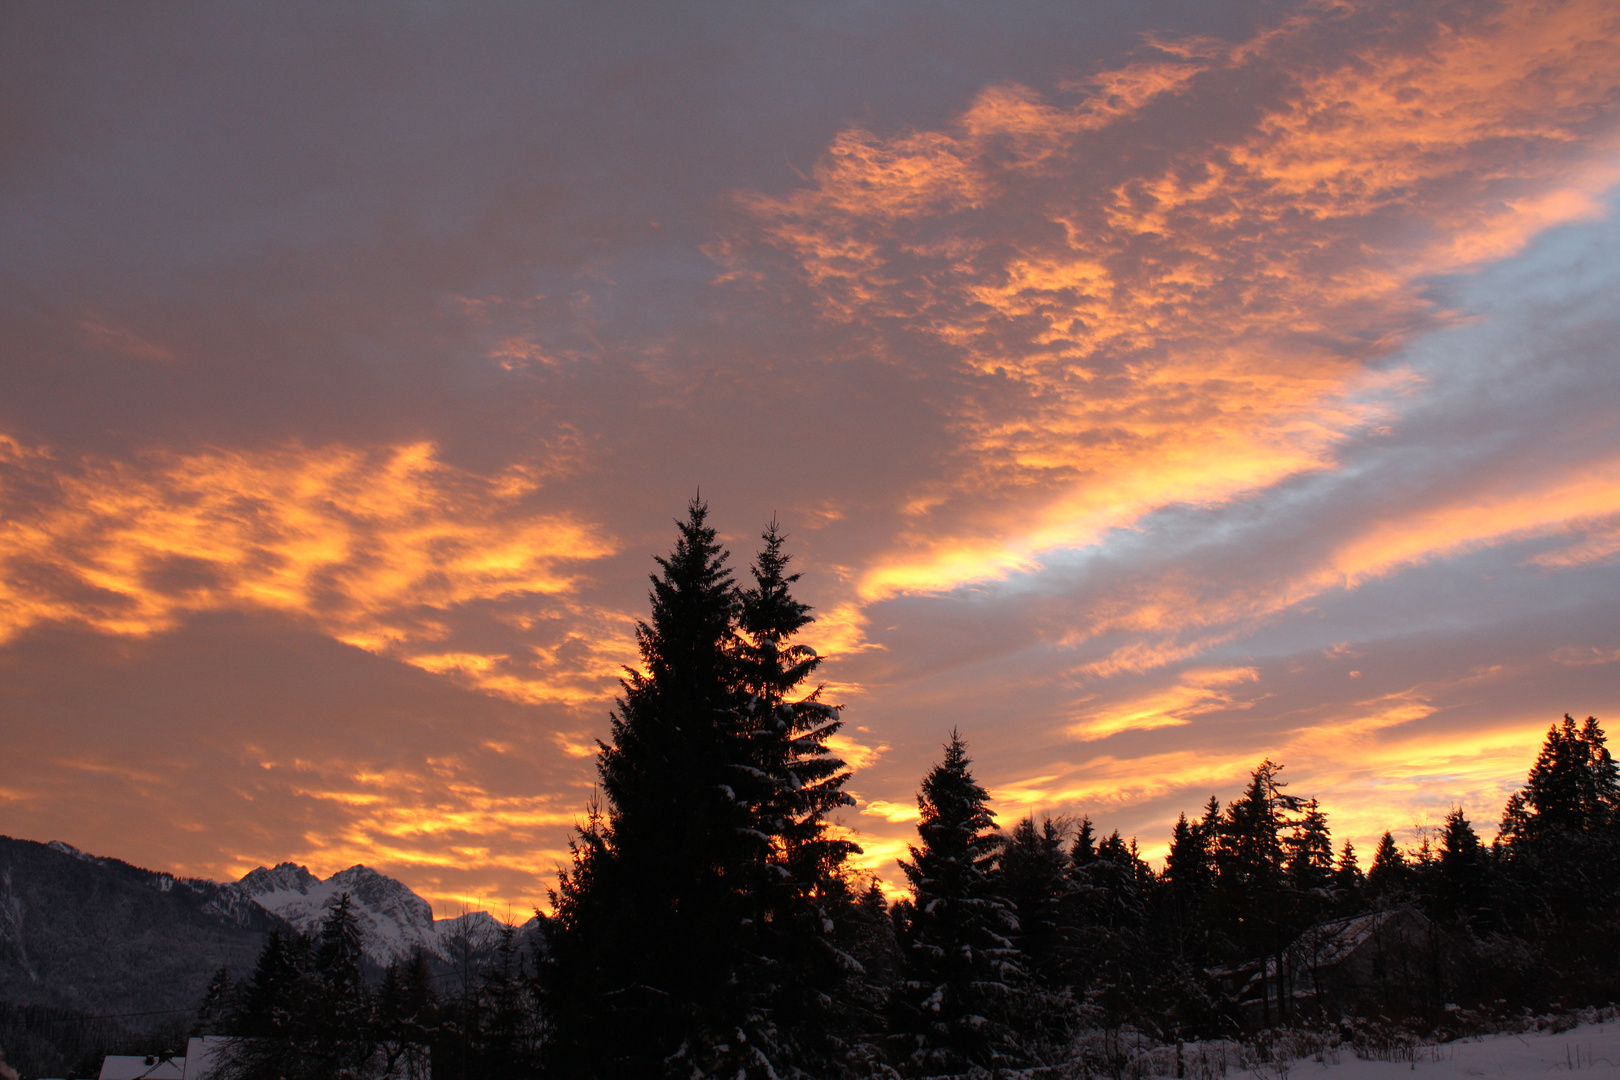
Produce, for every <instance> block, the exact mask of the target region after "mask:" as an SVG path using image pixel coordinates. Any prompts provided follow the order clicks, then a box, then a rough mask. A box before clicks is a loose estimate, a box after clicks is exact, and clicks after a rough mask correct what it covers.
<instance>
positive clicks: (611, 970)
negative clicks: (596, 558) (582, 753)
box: [542, 498, 750, 1080]
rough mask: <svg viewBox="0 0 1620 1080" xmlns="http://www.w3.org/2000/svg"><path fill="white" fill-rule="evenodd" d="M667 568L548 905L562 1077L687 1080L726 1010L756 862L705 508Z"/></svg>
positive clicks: (722, 574) (553, 1047)
mask: <svg viewBox="0 0 1620 1080" xmlns="http://www.w3.org/2000/svg"><path fill="white" fill-rule="evenodd" d="M677 527H678V529H679V532H678V535H677V537H676V541H675V547H674V549H673V550H672V551H671V553H670V555H669V557H668V558H656V560H655V561H656V562H657V563H658V566H659V569H660V571H661V573H657V574H654V575H652V592H651V596H650V599H651V602H652V612H651V618H650V620H649V621H647V622H638V623H637V625H636V641H637V645H638V647H639V650H640V653H641V666H642V670H640V671H637V670H629V671H627V672H626V675H625V677H624V679H623V680H622V681H621V687H622V689H623V697H621V698H620V699H619V702H618V707H617V708H616V709H615V710H614V713H613V717H612V728H611V738H610V741H609V742H607V743H602V744H600V753H599V755H598V760H597V772H598V775H599V777H600V779H601V785H602V792H603V794H604V795H605V796H606V804H607V805H606V813H605V814H604V813H602V811H601V808H600V807H599V806H596V805H593V806H592V807H591V810H590V816H589V818H588V819H587V822H586V824H585V825H584V827H583V828H582V829H581V832H580V836H579V837H578V838H576V841H575V843H574V850H573V865H572V867H571V868H570V869H569V870H568V871H567V872H565V873H564V874H563V875H562V876H561V879H560V880H559V883H558V888H557V890H556V892H555V893H554V894H553V897H552V902H553V906H554V908H555V918H554V920H553V923H554V925H553V929H552V933H551V945H552V947H551V951H550V955H549V958H548V962H547V964H546V967H545V970H544V972H543V976H542V977H543V980H544V982H545V985H546V987H547V993H546V998H547V1005H548V1010H549V1012H550V1014H551V1018H552V1022H553V1037H552V1038H551V1040H550V1041H549V1044H548V1048H547V1050H548V1059H549V1060H548V1065H549V1066H550V1068H551V1069H552V1071H553V1072H554V1073H556V1074H557V1075H560V1076H581V1077H584V1076H592V1077H625V1078H627V1080H628V1078H635V1080H643V1078H646V1077H655V1076H661V1075H666V1074H670V1073H679V1072H680V1071H681V1070H680V1068H679V1066H678V1064H677V1062H678V1060H679V1057H680V1055H682V1054H683V1053H690V1050H691V1048H690V1046H689V1039H690V1037H691V1035H692V1033H693V1032H694V1031H697V1030H700V1029H701V1028H702V1027H703V1026H704V1019H705V1017H706V1016H714V1015H719V1014H722V1013H724V1012H725V1011H726V1006H727V1004H728V1001H729V999H730V998H731V996H732V993H731V991H730V989H729V988H728V985H727V984H728V982H729V977H730V974H731V972H732V971H733V970H734V969H735V966H736V958H737V957H736V954H737V945H738V940H737V939H738V934H737V926H738V924H739V922H740V920H741V917H742V913H741V912H740V911H738V910H737V907H736V904H735V903H734V902H733V896H732V895H731V884H732V883H731V882H728V881H727V880H726V878H725V870H726V869H727V868H728V867H735V866H738V865H740V864H742V863H744V862H746V861H747V856H748V854H749V853H750V845H749V842H748V839H749V838H748V837H746V836H745V834H744V830H745V829H746V827H747V825H748V814H747V811H746V808H745V806H744V804H743V802H742V801H741V800H740V799H739V798H738V797H737V795H736V792H735V787H734V785H735V783H736V780H737V772H736V766H740V765H745V764H746V763H747V747H746V741H745V737H744V734H745V733H744V732H743V730H742V725H741V722H740V720H739V716H740V706H741V704H742V702H741V700H740V698H739V694H738V692H737V690H736V672H735V667H736V665H735V662H734V649H733V643H734V635H733V626H734V622H735V618H736V614H737V607H738V597H737V590H736V587H735V585H734V584H733V582H732V576H731V571H730V570H728V569H727V568H726V560H727V557H728V556H727V552H726V551H725V550H724V549H723V548H722V547H721V546H720V544H719V543H718V542H717V541H716V539H715V530H714V529H713V528H712V527H711V526H709V524H708V507H707V506H706V505H705V504H704V503H703V502H701V501H700V500H698V499H695V498H694V499H693V500H692V502H691V503H690V504H689V505H688V506H687V516H686V520H685V521H682V522H678V523H677Z"/></svg>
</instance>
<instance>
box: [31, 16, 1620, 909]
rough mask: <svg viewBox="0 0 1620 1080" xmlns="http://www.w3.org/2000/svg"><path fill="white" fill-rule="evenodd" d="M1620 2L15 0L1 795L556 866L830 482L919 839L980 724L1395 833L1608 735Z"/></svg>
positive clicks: (887, 796)
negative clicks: (704, 574)
mask: <svg viewBox="0 0 1620 1080" xmlns="http://www.w3.org/2000/svg"><path fill="white" fill-rule="evenodd" d="M1617 207H1620V3H1617V2H1616V0H1568V2H1545V3H1542V2H1519V3H1514V2H1508V3H1475V2H1459V3H1450V2H1436V3H1424V4H1411V3H1407V2H1401V0H1390V2H1378V0H1365V2H1361V0H1357V2H1333V0H1323V2H1312V3H1282V2H1259V0H1256V2H1249V3H1231V2H1220V0H1187V2H1174V0H1162V2H1157V0H1156V2H1154V3H1144V2H1142V0H1118V2H1110V0H1084V2H1075V0H1060V2H1054V3H1049V4H1046V3H1033V2H1032V3H1022V2H1009V3H994V4H992V3H956V2H950V0H927V2H907V0H890V2H884V3H865V2H855V0H850V2H838V0H800V2H793V3H786V2H760V0H748V2H738V3H720V2H702V3H693V4H660V5H652V4H647V5H631V4H622V5H621V4H604V5H597V4H574V5H563V4H536V3H530V2H523V3H483V4H478V5H448V4H439V3H431V2H425V0H424V2H417V3H409V4H404V3H387V4H385V3H380V2H378V3H350V4H340V5H325V4H321V5H314V4H311V5H295V6H293V5H250V4H223V5H222V4H215V3H194V4H180V3H167V4H155V3H146V2H132V3H122V4H116V5H106V4H92V3H80V2H61V0H39V2H20V3H8V4H5V5H4V6H3V7H0V274H3V279H0V281H3V284H0V320H3V322H0V326H3V338H0V341H3V344H4V348H3V352H0V833H5V834H8V835H12V836H18V837H24V838H28V839H35V840H51V839H60V840H64V841H67V842H69V843H72V844H75V845H77V846H79V847H81V848H84V849H86V850H89V851H92V852H95V853H98V854H107V855H114V856H117V857H119V858H123V859H127V860H129V861H132V862H135V863H139V864H142V865H145V866H149V867H152V868H154V869H163V870H171V871H175V872H179V873H185V874H192V875H199V876H206V877H212V878H216V879H232V878H235V877H239V876H240V875H241V874H243V873H244V872H246V871H248V870H250V869H252V868H253V867H255V866H258V865H261V864H274V863H277V862H280V861H284V860H292V861H295V862H300V863H304V864H307V865H308V866H309V867H310V869H311V870H313V871H315V872H316V873H318V874H320V875H322V876H323V877H324V876H326V875H329V874H331V873H332V872H334V871H336V870H339V869H342V868H344V867H347V866H349V865H351V864H353V863H356V862H363V863H366V864H367V865H370V866H373V867H376V868H377V869H379V870H382V871H384V872H386V873H388V874H391V875H393V876H395V877H398V878H399V879H401V880H402V881H404V882H406V883H407V884H408V885H410V886H411V887H412V888H414V889H415V890H416V891H418V892H419V893H421V894H422V895H423V896H425V897H427V898H428V899H430V900H432V901H434V903H435V905H436V908H437V909H438V910H439V911H440V913H441V914H443V913H446V912H450V913H453V912H454V911H456V910H459V908H460V906H461V905H462V904H468V905H471V906H488V907H491V908H492V909H494V910H497V911H500V912H503V913H511V914H513V915H516V916H518V917H525V916H526V915H527V913H528V911H529V910H530V909H531V908H532V907H534V906H535V905H542V906H543V905H544V904H545V902H546V899H545V891H546V889H547V888H548V886H550V885H551V884H552V883H553V882H554V875H555V867H556V865H557V863H558V861H559V860H560V859H561V858H563V854H564V852H565V850H566V845H567V839H568V834H569V830H570V828H571V827H572V824H573V822H575V821H576V820H577V819H578V818H579V817H580V815H581V812H582V810H583V808H584V806H585V804H586V801H587V800H588V799H589V798H590V796H591V791H592V784H593V781H594V778H595V777H594V757H593V755H594V748H595V739H597V738H598V737H602V736H604V735H605V734H606V731H607V714H608V710H609V708H610V707H611V705H612V700H613V696H614V694H615V691H616V689H617V682H616V679H617V676H618V674H619V672H620V671H621V669H622V665H624V664H627V663H631V662H633V661H634V659H635V649H634V638H633V620H634V619H636V618H637V617H640V616H643V615H645V613H646V607H647V601H646V592H647V574H648V572H649V571H651V570H652V569H654V564H653V563H652V560H651V556H652V555H654V554H658V553H662V552H665V551H667V550H668V548H669V546H670V544H671V542H672V540H673V536H674V524H673V522H674V519H675V518H676V517H678V516H681V515H682V513H683V509H684V506H685V504H686V502H687V500H688V499H690V498H691V497H692V495H693V494H694V492H696V491H698V490H700V489H701V492H702V495H703V497H704V498H705V499H706V500H708V501H709V503H710V505H711V507H712V509H713V514H714V520H715V522H716V523H717V524H718V526H719V528H720V530H721V533H722V535H723V537H724V538H725V540H726V543H727V544H728V546H729V547H730V549H731V550H732V552H733V553H734V560H735V562H736V563H737V564H738V566H739V568H740V567H742V566H745V565H746V563H747V561H748V560H749V559H750V558H751V557H752V555H753V553H754V551H755V550H756V548H757V537H758V533H759V531H760V529H761V528H762V527H763V526H764V525H765V523H766V522H767V521H768V520H769V519H770V518H771V517H772V515H773V514H774V515H775V516H776V517H777V518H778V520H779V521H780V522H781V524H782V526H783V528H784V529H785V530H786V531H787V532H788V533H789V534H790V537H791V539H790V542H789V547H790V549H791V550H792V552H793V553H794V557H795V566H796V568H797V569H799V570H801V571H802V572H803V574H804V578H803V581H802V583H801V584H802V593H801V596H802V598H803V599H805V600H806V601H808V602H809V603H811V604H812V605H814V607H815V610H816V613H817V614H818V616H819V621H818V622H817V623H816V624H815V625H814V626H812V627H811V628H810V629H809V631H808V632H807V640H808V642H809V643H810V644H812V645H813V646H815V647H816V648H817V649H818V651H821V652H823V653H825V654H827V655H828V656H829V657H830V660H829V662H828V664H827V666H826V667H825V669H824V672H825V675H826V678H827V683H828V685H827V691H826V695H827V698H828V699H829V700H832V701H835V702H841V703H844V704H845V705H846V706H847V708H846V710H845V712H844V717H845V720H846V723H847V727H846V729H845V731H844V737H843V741H842V742H841V743H840V750H841V751H842V752H843V754H844V756H845V757H846V759H847V760H848V761H849V762H850V763H851V764H852V765H854V766H855V767H856V772H855V775H854V778H853V779H852V780H851V782H850V785H849V787H850V790H851V791H852V792H853V793H854V794H855V796H856V799H857V801H858V805H857V806H855V807H852V808H850V809H849V810H848V811H846V812H845V813H844V814H843V815H842V824H843V825H844V826H846V827H847V828H849V829H852V830H854V831H855V832H856V833H857V834H858V835H859V837H860V839H861V841H862V843H863V844H864V845H865V848H866V852H867V854H866V856H865V862H866V864H867V865H870V866H871V867H872V868H873V869H874V870H876V871H877V872H878V873H879V874H880V875H881V876H882V877H884V878H885V879H886V880H888V881H890V882H891V883H895V882H897V881H898V874H897V873H896V872H895V868H894V864H893V859H894V858H895V857H896V856H897V855H898V854H900V853H902V852H903V845H904V843H905V842H906V841H907V839H909V838H911V837H913V836H914V832H913V822H914V817H915V795H914V793H915V790H916V786H917V781H918V780H919V778H920V777H921V776H922V774H923V773H924V772H925V771H926V769H927V768H928V767H929V765H930V764H931V763H932V762H934V761H935V760H937V758H938V755H939V752H940V744H941V743H942V741H943V740H944V739H945V738H946V737H947V735H948V733H949V731H950V730H951V728H952V727H953V726H955V727H957V728H959V729H960V730H961V732H962V733H963V735H964V737H965V738H966V739H967V740H968V743H969V746H970V751H971V753H972V755H973V757H974V760H975V772H976V775H977V777H978V778H979V780H980V781H981V782H983V783H984V784H985V785H986V786H987V787H988V788H989V789H990V791H991V793H992V795H993V796H994V799H995V806H996V808H997V810H998V812H999V813H1000V814H1001V816H1002V820H1003V822H1004V823H1005V824H1011V823H1012V821H1014V820H1015V819H1016V818H1018V817H1020V816H1022V815H1023V814H1025V813H1028V812H1035V813H1043V812H1044V813H1051V814H1054V815H1057V814H1067V815H1079V814H1089V815H1090V816H1091V817H1092V818H1093V819H1094V821H1096V822H1097V824H1098V825H1099V827H1101V828H1102V829H1103V830H1104V831H1105V832H1106V831H1111V830H1113V829H1115V828H1117V829H1119V830H1121V831H1122V832H1123V833H1124V834H1125V835H1127V836H1130V835H1136V836H1138V837H1140V839H1141V842H1142V845H1143V847H1144V850H1145V852H1146V853H1147V854H1149V855H1153V856H1157V855H1159V854H1162V851H1163V846H1164V843H1165V841H1166V840H1167V839H1168V833H1169V829H1170V826H1171V824H1172V823H1173V821H1174V820H1175V817H1176V814H1177V813H1178V812H1180V811H1183V810H1185V811H1188V812H1189V813H1191V812H1194V811H1196V810H1197V809H1198V808H1199V807H1200V806H1201V805H1202V804H1203V803H1204V802H1205V801H1206V800H1207V799H1208V798H1209V796H1210V795H1212V794H1213V795H1217V796H1219V797H1220V798H1221V799H1222V800H1223V801H1225V800H1228V799H1231V798H1233V797H1235V796H1236V795H1237V794H1238V792H1239V791H1240V790H1241V787H1242V785H1243V783H1244V781H1245V780H1246V778H1247V773H1248V770H1249V769H1251V768H1252V767H1253V766H1254V765H1255V764H1256V763H1257V762H1258V761H1259V760H1260V759H1262V758H1263V757H1266V756H1268V755H1269V756H1270V757H1271V758H1273V759H1274V760H1276V761H1280V762H1282V763H1283V764H1284V765H1285V770H1284V772H1283V776H1284V778H1285V779H1287V780H1289V781H1290V783H1291V786H1290V788H1289V790H1290V792H1292V793H1294V794H1298V795H1302V796H1309V795H1315V796H1318V797H1319V798H1320V799H1321V800H1322V802H1323V804H1324V806H1325V808H1326V809H1327V811H1328V813H1329V815H1330V819H1331V824H1332V826H1333V829H1334V833H1335V837H1336V839H1337V840H1339V841H1342V840H1344V839H1351V840H1353V841H1354V842H1355V843H1356V845H1357V847H1358V848H1360V849H1361V850H1362V852H1363V857H1364V859H1365V858H1367V857H1370V854H1371V844H1372V842H1373V841H1374V840H1375V839H1376V837H1377V835H1378V834H1379V833H1381V832H1382V831H1383V830H1384V829H1386V828H1390V829H1394V830H1395V832H1396V835H1397V837H1398V838H1399V839H1401V840H1402V841H1403V842H1411V841H1412V840H1413V839H1414V836H1415V833H1414V828H1415V827H1416V826H1421V825H1423V824H1425V823H1428V822H1434V821H1437V820H1438V819H1439V818H1441V817H1442V816H1443V815H1444V814H1445V813H1446V811H1447V810H1448V809H1449V808H1450V807H1452V806H1454V805H1461V806H1462V807H1463V808H1464V809H1465V810H1466V811H1467V813H1468V814H1469V816H1470V817H1471V818H1473V819H1474V821H1475V822H1476V824H1477V825H1478V826H1479V828H1480V831H1481V832H1482V833H1483V834H1484V835H1485V836H1487V837H1489V836H1491V835H1494V831H1495V822H1496V819H1497V817H1498V815H1499V813H1500V810H1501V804H1502V800H1503V798H1504V797H1505V795H1506V793H1507V792H1508V791H1510V790H1512V789H1513V788H1514V787H1516V786H1518V785H1519V784H1520V783H1522V781H1523V778H1524V773H1525V770H1526V768H1527V767H1528V765H1529V763H1530V761H1531V759H1532V758H1533V756H1534V754H1535V751H1536V748H1537V745H1538V744H1539V741H1540V738H1541V736H1542V734H1543V733H1544V732H1545V730H1546V729H1547V727H1548V725H1549V724H1550V723H1551V722H1552V721H1554V720H1556V719H1559V718H1560V717H1562V715H1563V714H1564V713H1565V712H1570V713H1574V714H1575V715H1576V716H1577V718H1584V717H1585V716H1587V715H1596V716H1598V717H1599V719H1600V720H1603V721H1605V722H1607V723H1608V724H1609V726H1610V728H1611V730H1614V731H1616V732H1617V733H1620V619H1617V614H1620V567H1617V563H1620V304H1617V303H1616V297H1617V295H1620V216H1617V214H1616V209H1617Z"/></svg>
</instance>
